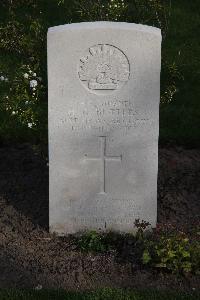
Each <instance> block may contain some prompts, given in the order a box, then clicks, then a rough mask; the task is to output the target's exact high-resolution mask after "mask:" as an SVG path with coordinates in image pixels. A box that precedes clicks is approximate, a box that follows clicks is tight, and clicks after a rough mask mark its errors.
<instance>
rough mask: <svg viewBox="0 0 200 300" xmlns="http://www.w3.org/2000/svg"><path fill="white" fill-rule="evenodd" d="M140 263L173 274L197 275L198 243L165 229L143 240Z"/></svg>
mask: <svg viewBox="0 0 200 300" xmlns="http://www.w3.org/2000/svg"><path fill="white" fill-rule="evenodd" d="M143 243H144V250H143V253H142V263H143V264H144V265H149V266H152V267H155V268H161V269H166V270H169V271H171V272H173V273H188V272H192V271H193V272H195V273H197V272H198V270H199V267H200V255H199V252H200V243H199V241H197V240H192V239H190V238H189V237H188V236H187V235H186V234H185V233H184V232H180V231H177V230H175V229H173V230H172V231H171V230H170V231H166V229H162V230H159V233H158V232H154V233H153V234H152V235H151V236H149V237H147V238H146V239H144V240H143Z"/></svg>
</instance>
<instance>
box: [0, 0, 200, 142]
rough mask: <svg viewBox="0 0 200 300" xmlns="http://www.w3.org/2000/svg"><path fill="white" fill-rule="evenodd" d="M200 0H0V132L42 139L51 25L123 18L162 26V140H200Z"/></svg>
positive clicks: (16, 138)
mask: <svg viewBox="0 0 200 300" xmlns="http://www.w3.org/2000/svg"><path fill="white" fill-rule="evenodd" d="M199 12H200V4H199V2H198V0H194V1H192V3H189V2H188V1H186V0H182V1H180V0H177V1H175V2H172V3H171V2H170V1H160V0H142V1H141V0H140V1H139V0H134V1H130V0H98V1H86V0H79V1H75V0H74V1H69V0H51V1H47V0H38V1H34V0H28V1H27V0H26V1H25V0H12V1H11V0H2V1H1V3H0V119H1V124H0V139H1V141H4V142H5V141H12V142H15V141H18V142H21V141H23V142H24V141H28V142H31V143H32V144H35V143H39V144H42V145H47V131H48V128H47V102H48V101H47V99H48V96H47V66H46V65H47V61H46V59H47V57H46V34H47V30H48V27H51V26H55V25H60V24H65V23H72V22H81V21H97V20H106V21H120V22H121V21H126V22H135V23H142V24H147V25H152V26H156V27H159V28H161V29H162V35H163V47H162V72H161V109H160V142H161V143H171V142H172V143H179V144H184V145H188V146H189V147H193V146H197V145H199V140H200V139H199V137H200V122H199V118H200V102H199V101H198V99H199V96H200V93H199V92H200V88H199V76H200V75H199V71H198V70H199V66H200V62H199V51H200V45H199V40H198V36H199V31H200V29H199V28H200V17H199V15H200V14H199Z"/></svg>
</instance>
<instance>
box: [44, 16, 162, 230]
mask: <svg viewBox="0 0 200 300" xmlns="http://www.w3.org/2000/svg"><path fill="white" fill-rule="evenodd" d="M160 46H161V33H160V30H159V29H157V28H153V27H149V26H144V25H136V24H128V23H113V22H94V23H79V24H70V25H63V26H57V27H53V28H50V29H49V31H48V84H49V159H50V212H49V213H50V230H51V231H55V232H57V233H58V234H65V233H74V232H77V231H83V230H91V229H95V230H117V231H121V232H130V231H133V227H134V225H133V224H134V221H135V219H137V218H140V219H141V220H142V219H143V220H146V221H149V222H150V223H151V225H152V226H155V224H156V216H157V169H158V131H159V98H160V61H161V57H160V56H161V53H160V52H161V47H160Z"/></svg>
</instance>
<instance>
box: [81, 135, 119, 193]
mask: <svg viewBox="0 0 200 300" xmlns="http://www.w3.org/2000/svg"><path fill="white" fill-rule="evenodd" d="M99 138H100V141H101V156H100V157H88V158H87V160H94V161H100V162H101V178H100V180H101V188H100V194H105V193H106V162H107V161H118V162H121V161H122V155H120V156H108V155H106V136H100V137H99Z"/></svg>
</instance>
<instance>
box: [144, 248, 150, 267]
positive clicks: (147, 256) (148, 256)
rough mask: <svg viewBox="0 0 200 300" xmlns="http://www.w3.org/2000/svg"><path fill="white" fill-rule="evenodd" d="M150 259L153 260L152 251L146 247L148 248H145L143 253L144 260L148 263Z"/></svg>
mask: <svg viewBox="0 0 200 300" xmlns="http://www.w3.org/2000/svg"><path fill="white" fill-rule="evenodd" d="M150 260H151V256H150V253H149V251H148V250H147V249H146V250H144V252H143V255H142V262H143V264H148V263H149V261H150Z"/></svg>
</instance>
